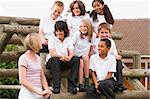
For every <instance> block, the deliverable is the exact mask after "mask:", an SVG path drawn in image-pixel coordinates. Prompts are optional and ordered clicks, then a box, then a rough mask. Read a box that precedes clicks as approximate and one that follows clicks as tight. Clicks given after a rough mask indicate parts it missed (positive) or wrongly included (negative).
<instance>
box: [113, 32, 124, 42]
mask: <svg viewBox="0 0 150 99" xmlns="http://www.w3.org/2000/svg"><path fill="white" fill-rule="evenodd" d="M112 38H113V39H115V40H121V39H122V38H123V33H116V32H112Z"/></svg>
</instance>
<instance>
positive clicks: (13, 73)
mask: <svg viewBox="0 0 150 99" xmlns="http://www.w3.org/2000/svg"><path fill="white" fill-rule="evenodd" d="M44 70H45V73H46V75H47V76H48V78H51V74H50V71H49V70H48V69H44ZM17 72H18V69H0V77H17ZM8 73H9V74H8ZM68 73H69V71H68V70H66V71H64V72H63V73H62V77H66V76H67V75H69V74H68ZM123 75H124V76H125V77H145V76H146V77H149V76H150V70H145V69H131V70H129V71H128V70H123Z"/></svg>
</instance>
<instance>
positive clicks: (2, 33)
mask: <svg viewBox="0 0 150 99" xmlns="http://www.w3.org/2000/svg"><path fill="white" fill-rule="evenodd" d="M38 25H39V19H38V18H22V17H5V16H0V61H5V60H10V61H11V60H13V61H17V59H18V57H19V56H20V54H21V53H23V52H24V51H25V48H24V46H23V44H24V37H25V36H26V35H27V34H28V33H32V32H36V33H38ZM112 36H113V39H115V40H121V39H122V37H123V33H112ZM7 44H15V45H17V51H16V52H12V53H6V52H4V48H5V47H6V45H7ZM119 52H120V54H121V55H122V56H123V58H131V59H132V60H133V68H132V69H130V68H128V67H127V66H126V65H125V64H123V66H124V69H123V75H124V78H127V81H128V83H129V84H130V86H132V89H133V90H126V91H125V92H123V93H116V97H117V99H142V98H143V99H150V90H148V89H147V88H145V87H144V85H143V84H142V83H141V82H140V78H141V77H150V69H142V67H141V55H140V53H139V52H137V51H126V50H120V51H119ZM44 54H45V53H43V54H41V55H40V57H41V59H42V66H43V68H44V70H45V74H46V76H47V78H48V79H51V75H50V73H49V71H48V70H47V69H46V68H45V65H44ZM67 75H68V72H65V73H63V74H62V75H61V76H62V84H61V93H60V94H53V95H52V97H51V98H52V99H71V98H72V99H86V97H85V93H84V92H80V93H77V95H72V94H69V93H67ZM0 77H15V78H17V77H18V69H0ZM0 89H14V90H18V89H20V85H0ZM102 97H103V96H102ZM102 99H104V98H102Z"/></svg>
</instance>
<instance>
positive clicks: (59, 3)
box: [53, 1, 64, 8]
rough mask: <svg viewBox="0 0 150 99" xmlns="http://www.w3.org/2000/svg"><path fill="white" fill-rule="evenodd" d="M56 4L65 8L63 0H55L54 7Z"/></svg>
mask: <svg viewBox="0 0 150 99" xmlns="http://www.w3.org/2000/svg"><path fill="white" fill-rule="evenodd" d="M55 5H57V6H59V7H62V8H64V3H63V2H61V1H55V2H54V4H53V7H54V6H55Z"/></svg>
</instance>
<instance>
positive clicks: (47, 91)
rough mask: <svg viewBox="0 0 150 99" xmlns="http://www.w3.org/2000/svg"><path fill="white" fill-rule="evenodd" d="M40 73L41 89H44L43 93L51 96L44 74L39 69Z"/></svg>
mask: <svg viewBox="0 0 150 99" xmlns="http://www.w3.org/2000/svg"><path fill="white" fill-rule="evenodd" d="M40 73H41V74H40V76H41V82H42V86H43V88H44V91H45V92H46V93H47V94H49V95H51V94H52V92H51V91H50V90H49V88H48V83H47V80H46V77H45V74H44V71H43V69H41V72H40Z"/></svg>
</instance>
